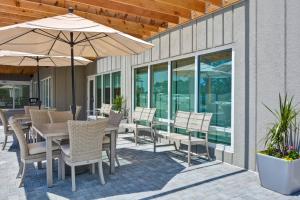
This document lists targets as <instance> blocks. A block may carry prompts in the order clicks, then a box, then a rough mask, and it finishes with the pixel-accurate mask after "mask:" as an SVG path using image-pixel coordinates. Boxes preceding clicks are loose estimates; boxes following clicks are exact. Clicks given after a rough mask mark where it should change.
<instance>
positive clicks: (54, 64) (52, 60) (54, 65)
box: [48, 56, 57, 67]
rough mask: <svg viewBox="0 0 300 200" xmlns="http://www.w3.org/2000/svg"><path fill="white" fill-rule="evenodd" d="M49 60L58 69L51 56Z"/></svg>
mask: <svg viewBox="0 0 300 200" xmlns="http://www.w3.org/2000/svg"><path fill="white" fill-rule="evenodd" d="M48 58H49V59H50V60H51V62H52V63H53V64H54V66H55V67H57V65H56V64H55V62H54V61H53V60H52V58H51V57H50V56H49V57H48Z"/></svg>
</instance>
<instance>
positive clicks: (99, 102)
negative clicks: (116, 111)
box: [96, 75, 102, 108]
mask: <svg viewBox="0 0 300 200" xmlns="http://www.w3.org/2000/svg"><path fill="white" fill-rule="evenodd" d="M96 98H97V99H96V107H97V108H101V106H102V75H99V76H97V77H96Z"/></svg>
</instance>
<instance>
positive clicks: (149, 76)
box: [148, 65, 151, 108]
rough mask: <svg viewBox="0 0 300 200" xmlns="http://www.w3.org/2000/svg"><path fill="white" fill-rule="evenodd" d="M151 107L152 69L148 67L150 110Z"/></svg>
mask: <svg viewBox="0 0 300 200" xmlns="http://www.w3.org/2000/svg"><path fill="white" fill-rule="evenodd" d="M150 107H151V67H150V65H148V108H150Z"/></svg>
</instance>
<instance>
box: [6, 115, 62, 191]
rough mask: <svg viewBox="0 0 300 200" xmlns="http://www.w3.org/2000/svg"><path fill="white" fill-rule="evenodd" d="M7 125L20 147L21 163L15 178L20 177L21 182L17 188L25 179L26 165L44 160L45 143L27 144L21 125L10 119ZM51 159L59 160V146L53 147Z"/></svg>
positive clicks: (59, 167)
mask: <svg viewBox="0 0 300 200" xmlns="http://www.w3.org/2000/svg"><path fill="white" fill-rule="evenodd" d="M9 123H10V125H11V127H12V129H13V131H14V132H15V134H16V136H17V138H18V141H19V146H20V151H21V152H20V155H21V163H20V166H19V172H18V175H17V178H18V177H19V176H20V175H22V176H21V181H20V184H19V187H21V186H22V185H23V182H24V177H25V171H26V164H30V163H34V162H39V161H43V160H46V143H45V142H37V143H34V144H33V143H31V144H27V143H26V139H25V137H24V132H23V130H22V127H21V125H20V124H19V123H18V122H17V121H16V120H14V119H13V118H11V119H10V120H9ZM52 155H53V158H58V159H60V150H59V146H57V145H53V154H52ZM58 163H59V164H58V165H59V166H58V175H59V176H60V174H61V171H60V170H61V166H60V163H61V162H60V160H59V162H58Z"/></svg>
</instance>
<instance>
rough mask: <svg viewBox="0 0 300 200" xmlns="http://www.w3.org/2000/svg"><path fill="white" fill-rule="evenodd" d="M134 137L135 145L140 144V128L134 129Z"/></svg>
mask: <svg viewBox="0 0 300 200" xmlns="http://www.w3.org/2000/svg"><path fill="white" fill-rule="evenodd" d="M134 134H135V135H134V139H135V145H137V144H138V130H137V129H135V130H134Z"/></svg>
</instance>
